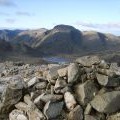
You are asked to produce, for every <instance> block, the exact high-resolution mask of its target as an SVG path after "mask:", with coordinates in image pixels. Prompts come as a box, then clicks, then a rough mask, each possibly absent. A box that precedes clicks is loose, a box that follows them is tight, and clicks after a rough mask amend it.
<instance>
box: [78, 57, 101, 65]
mask: <svg viewBox="0 0 120 120" xmlns="http://www.w3.org/2000/svg"><path fill="white" fill-rule="evenodd" d="M76 62H77V63H79V64H82V65H83V66H86V67H90V66H92V65H96V64H99V63H100V59H99V57H97V56H84V57H80V58H78V59H76Z"/></svg>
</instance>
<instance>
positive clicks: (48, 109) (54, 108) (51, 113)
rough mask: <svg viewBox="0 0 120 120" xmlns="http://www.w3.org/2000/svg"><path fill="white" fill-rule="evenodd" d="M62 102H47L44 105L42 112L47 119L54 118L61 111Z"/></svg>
mask: <svg viewBox="0 0 120 120" xmlns="http://www.w3.org/2000/svg"><path fill="white" fill-rule="evenodd" d="M63 104H64V103H63V102H51V101H49V102H47V103H46V104H45V107H44V110H43V111H44V114H45V116H46V117H47V119H48V120H50V119H53V118H56V117H57V116H59V115H60V114H61V112H62V108H63Z"/></svg>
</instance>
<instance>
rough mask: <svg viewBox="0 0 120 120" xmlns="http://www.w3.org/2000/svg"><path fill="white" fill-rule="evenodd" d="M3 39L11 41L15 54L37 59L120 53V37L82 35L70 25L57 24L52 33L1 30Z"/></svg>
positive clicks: (90, 33)
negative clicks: (38, 57)
mask: <svg viewBox="0 0 120 120" xmlns="http://www.w3.org/2000/svg"><path fill="white" fill-rule="evenodd" d="M0 38H2V39H4V40H5V41H9V44H11V45H12V48H13V51H16V52H21V53H22V52H23V53H29V54H32V55H37V56H41V55H66V54H67V55H71V54H73V55H74V54H77V55H84V54H91V53H92V54H93V53H102V52H103V53H104V52H107V53H108V52H109V53H111V51H112V52H114V51H115V52H117V51H120V47H119V46H120V37H119V36H115V35H112V34H104V33H100V32H96V31H82V32H81V31H80V30H78V29H76V28H74V27H72V26H69V25H57V26H55V27H54V28H53V29H51V30H47V29H44V28H42V29H37V30H12V31H11V30H1V31H0ZM3 46H5V45H3ZM5 48H6V46H5Z"/></svg>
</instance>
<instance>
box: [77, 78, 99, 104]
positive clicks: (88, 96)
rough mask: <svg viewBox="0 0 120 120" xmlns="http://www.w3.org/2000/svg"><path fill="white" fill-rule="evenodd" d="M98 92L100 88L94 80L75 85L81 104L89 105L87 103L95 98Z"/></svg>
mask: <svg viewBox="0 0 120 120" xmlns="http://www.w3.org/2000/svg"><path fill="white" fill-rule="evenodd" d="M97 92H98V89H97V87H96V85H95V83H94V81H92V80H88V81H86V82H85V83H83V84H78V85H76V86H75V93H76V99H77V101H78V102H79V104H82V105H87V103H89V102H90V101H91V100H92V99H93V98H94V96H95V95H96V93H97Z"/></svg>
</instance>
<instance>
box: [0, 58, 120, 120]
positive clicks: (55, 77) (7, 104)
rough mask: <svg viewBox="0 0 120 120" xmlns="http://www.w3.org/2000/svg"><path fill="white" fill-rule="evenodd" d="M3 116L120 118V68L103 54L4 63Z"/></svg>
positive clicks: (0, 68) (0, 83)
mask: <svg viewBox="0 0 120 120" xmlns="http://www.w3.org/2000/svg"><path fill="white" fill-rule="evenodd" d="M0 120H120V67H119V66H117V63H107V62H105V61H104V60H101V59H100V58H99V57H98V56H84V57H80V58H78V59H77V60H76V61H75V62H74V63H70V64H48V65H30V64H24V63H22V62H16V63H13V62H5V63H0Z"/></svg>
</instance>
